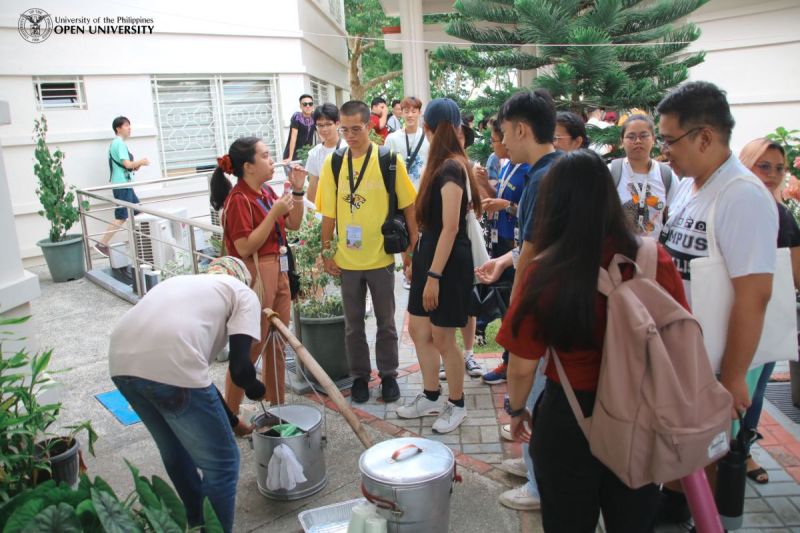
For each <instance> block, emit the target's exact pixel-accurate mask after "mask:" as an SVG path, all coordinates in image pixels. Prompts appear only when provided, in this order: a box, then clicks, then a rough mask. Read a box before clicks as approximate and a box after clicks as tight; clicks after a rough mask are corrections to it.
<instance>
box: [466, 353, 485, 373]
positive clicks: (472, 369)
mask: <svg viewBox="0 0 800 533" xmlns="http://www.w3.org/2000/svg"><path fill="white" fill-rule="evenodd" d="M464 367H466V369H467V374H469V375H470V376H471V377H473V378H479V377H481V376H482V375H483V368H481V365H480V364H478V362H477V361H476V360H475V358H474V357H472V356H471V355H470V356H469V357H467V358H466V359H464Z"/></svg>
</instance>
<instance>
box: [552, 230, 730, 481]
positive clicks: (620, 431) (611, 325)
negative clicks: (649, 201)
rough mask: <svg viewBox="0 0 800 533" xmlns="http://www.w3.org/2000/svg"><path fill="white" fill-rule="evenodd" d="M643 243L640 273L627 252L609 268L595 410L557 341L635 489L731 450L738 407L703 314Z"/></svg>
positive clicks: (602, 283) (592, 436)
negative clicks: (710, 351) (675, 291)
mask: <svg viewBox="0 0 800 533" xmlns="http://www.w3.org/2000/svg"><path fill="white" fill-rule="evenodd" d="M642 241H643V242H642V245H641V246H640V248H639V252H638V254H637V255H636V262H635V263H634V266H635V268H636V272H635V274H634V276H633V277H632V278H631V279H630V280H628V281H623V280H622V276H621V275H620V269H619V265H620V264H621V263H625V262H629V263H633V262H632V261H631V260H630V259H628V258H626V257H623V256H622V255H619V254H618V255H615V256H614V258H613V259H612V261H611V264H610V265H609V268H608V270H605V269H602V268H601V269H600V275H599V277H598V290H599V291H600V292H601V293H603V294H604V295H606V296H607V297H608V323H607V325H606V334H605V342H604V345H603V359H602V362H601V364H600V378H599V381H598V384H597V397H596V399H595V403H594V411H593V412H592V416H591V417H589V418H585V417H584V416H583V413H582V411H581V408H580V406H579V405H578V400H577V399H576V398H575V392H574V391H573V390H572V386H570V384H569V381H568V380H567V376H566V374H565V373H564V368H563V366H562V365H561V361H559V358H558V355H557V354H556V352H555V350H554V349H552V348H551V349H550V353H552V354H553V356H554V361H555V364H556V369H557V370H558V376H559V378H560V379H561V383H562V385H563V387H564V391H565V392H566V395H567V398H568V400H569V403H570V406H571V407H572V411H573V412H574V413H575V417H576V418H577V419H578V425H579V426H580V427H581V429H582V430H583V433H584V434H585V435H586V439H587V440H588V441H589V447H590V449H591V451H592V454H593V455H594V456H595V457H596V458H597V459H598V460H599V461H600V462H602V463H603V464H604V465H606V466H607V467H608V468H609V469H610V470H611V471H612V472H614V474H616V475H617V477H619V478H620V479H621V480H622V482H623V483H625V484H626V485H628V486H629V487H631V488H638V487H641V486H643V485H646V484H648V483H664V482H667V481H672V480H677V479H680V478H682V477H684V476H686V475H688V474H690V473H692V472H694V471H696V470H698V469H700V468H703V467H704V466H706V465H708V464H710V463H711V462H713V461H714V460H716V459H717V458H719V457H721V456H722V455H724V454H725V453H726V452H727V451H728V440H729V436H728V432H729V430H730V425H731V421H730V412H731V406H732V399H731V396H730V394H729V393H728V391H727V390H725V388H724V387H723V386H722V385H721V384H720V383H719V382H718V381H717V379H716V377H715V376H714V373H713V372H712V370H711V364H710V363H709V360H708V356H707V354H706V349H705V347H704V345H703V333H702V331H701V329H700V325H699V324H698V322H697V320H696V319H695V318H694V317H693V316H692V315H691V314H690V313H689V312H688V311H687V310H686V309H684V308H683V307H682V306H681V305H680V304H679V303H678V302H676V301H675V299H674V298H673V297H672V296H671V295H670V294H669V293H668V292H667V291H666V290H664V288H663V287H661V285H659V284H658V282H656V266H657V255H658V253H657V249H656V242H655V241H654V240H653V239H649V238H643V239H642Z"/></svg>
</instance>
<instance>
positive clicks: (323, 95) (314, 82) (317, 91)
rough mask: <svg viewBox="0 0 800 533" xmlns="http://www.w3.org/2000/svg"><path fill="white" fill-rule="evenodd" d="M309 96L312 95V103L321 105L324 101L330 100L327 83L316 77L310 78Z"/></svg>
mask: <svg viewBox="0 0 800 533" xmlns="http://www.w3.org/2000/svg"><path fill="white" fill-rule="evenodd" d="M311 96H313V97H314V105H322V104H324V103H325V102H330V101H331V100H330V98H329V96H328V84H327V83H325V82H324V81H322V80H318V79H317V78H311Z"/></svg>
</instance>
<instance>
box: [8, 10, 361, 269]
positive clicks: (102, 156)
mask: <svg viewBox="0 0 800 533" xmlns="http://www.w3.org/2000/svg"><path fill="white" fill-rule="evenodd" d="M340 1H341V0H280V1H277V0H269V1H267V2H250V1H247V0H230V1H228V2H226V3H225V4H224V6H221V5H220V4H218V3H214V2H195V1H189V0H172V1H170V2H169V3H163V2H157V1H156V0H143V1H142V2H139V3H138V5H134V4H133V3H131V4H128V3H124V4H117V3H111V2H106V1H103V0H83V1H80V2H78V1H74V0H70V1H62V0H59V1H56V0H44V1H42V2H39V3H38V4H36V7H38V8H41V9H44V10H45V11H47V12H48V13H50V14H51V15H53V16H55V15H57V16H67V17H90V18H91V17H97V16H114V17H116V16H132V17H149V18H152V19H153V23H154V26H155V30H154V32H155V33H154V34H153V35H129V36H109V35H88V34H83V35H55V34H53V35H51V36H50V37H49V38H48V39H47V40H46V41H44V42H42V43H38V44H31V43H28V42H26V41H24V40H23V39H22V37H21V36H20V35H19V33H18V31H17V23H18V20H19V14H20V13H22V12H24V11H25V10H27V9H29V8H30V7H32V6H31V5H30V4H29V2H27V0H4V1H3V2H2V3H1V4H0V57H2V58H3V60H2V61H1V62H0V95H2V97H3V99H5V100H7V101H8V102H9V106H10V112H11V123H10V124H8V125H0V143H2V145H3V149H4V154H5V162H6V167H7V171H8V177H9V188H10V190H11V203H12V209H13V212H14V216H15V222H16V228H17V234H18V238H19V246H20V250H21V255H22V257H23V258H24V259H26V260H27V261H26V262H28V263H30V262H31V260H32V259H33V260H35V259H37V258H38V257H39V256H40V251H39V249H38V247H36V245H35V243H36V241H37V240H39V239H41V238H43V237H44V236H46V233H47V227H48V226H47V222H46V221H45V220H44V219H43V218H42V217H40V216H39V215H38V214H37V211H38V210H39V209H40V206H39V202H38V199H37V198H36V195H35V184H36V181H35V176H34V175H33V149H34V144H33V139H32V130H33V120H34V118H35V117H38V116H39V114H40V112H39V111H37V109H36V100H35V94H34V90H33V82H32V78H33V77H34V76H56V75H59V76H82V77H83V81H84V87H85V92H86V103H87V105H86V109H58V110H56V109H49V110H46V115H47V118H48V124H49V130H50V131H49V134H48V144H49V145H50V146H51V149H55V148H56V147H58V148H61V149H62V150H63V151H64V152H65V154H66V158H65V160H64V169H65V177H66V180H67V181H68V183H70V184H73V185H76V186H77V187H79V188H83V187H91V186H97V185H103V184H105V183H107V182H108V158H107V148H108V144H109V143H110V142H111V140H112V139H113V137H114V134H113V132H112V130H111V121H112V120H113V118H114V117H116V116H118V115H125V116H127V117H128V118H130V120H131V125H132V136H131V138H130V139H129V142H128V146H129V148H130V150H131V152H132V153H133V154H134V156H135V157H136V158H140V157H148V158H149V159H150V162H151V164H150V166H149V167H143V168H142V169H141V170H140V171H139V172H137V174H136V180H150V179H157V178H159V177H161V160H160V157H161V156H160V152H159V142H158V124H157V119H156V117H155V114H154V103H153V94H152V91H153V90H152V84H151V79H152V76H154V75H157V76H159V77H162V76H169V77H171V76H175V77H183V76H196V77H211V76H215V75H221V76H226V77H228V76H230V77H235V76H253V75H255V76H264V75H270V76H272V75H274V76H276V79H277V87H278V114H279V117H280V123H281V124H280V130H281V132H280V133H281V137H280V139H279V145H280V146H281V147H282V146H283V145H284V144H285V138H286V132H287V129H288V124H289V118H290V117H291V115H292V113H294V112H295V111H296V110H298V109H299V106H298V101H297V98H298V97H299V95H300V94H302V93H304V92H310V89H311V83H310V79H311V76H313V77H315V78H317V79H319V80H322V81H325V82H328V83H329V93H330V94H331V95H334V94H336V92H337V91H339V92H341V91H342V90H346V89H347V87H348V83H347V76H348V72H347V47H346V42H345V40H344V38H343V35H344V26H343V24H342V22H341V21H339V20H337V19H336V18H334V17H333V16H332V15H331V14H330V11H331V5H332V2H340ZM220 155H221V154H220ZM176 192H177V191H176V189H175V188H174V187H173V188H172V189H168V188H164V189H161V188H159V189H152V188H151V189H142V190H140V188H137V193H139V196H140V197H141V198H142V199H143V200H144V199H145V198H147V197H160V196H165V195H166V196H170V195H174V194H176ZM195 203H196V202H195ZM200 204H202V202H199V203H198V204H197V209H198V210H199V212H195V213H190V214H194V215H199V214H203V212H204V211H205V210H206V206H205V205H200ZM99 229H100V226H98V225H97V224H95V225H94V226H93V227H92V228H90V231H96V230H99ZM73 231H79V228H78V227H77V226H76V227H74V228H73Z"/></svg>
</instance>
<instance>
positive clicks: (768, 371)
mask: <svg viewBox="0 0 800 533" xmlns="http://www.w3.org/2000/svg"><path fill="white" fill-rule="evenodd" d="M773 370H775V363H767V364H765V365H764V366H763V368H762V370H761V376H759V378H758V383H757V384H756V389H755V390H754V391H753V398H752V399H751V400H750V402H751V403H750V407H749V408H748V409H747V414H745V415H744V426H745V427H746V428H747V429H753V430H755V429H758V420H759V419H760V418H761V408H762V407H763V406H764V392H765V391H766V390H767V383H769V378H770V376H772V371H773Z"/></svg>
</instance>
